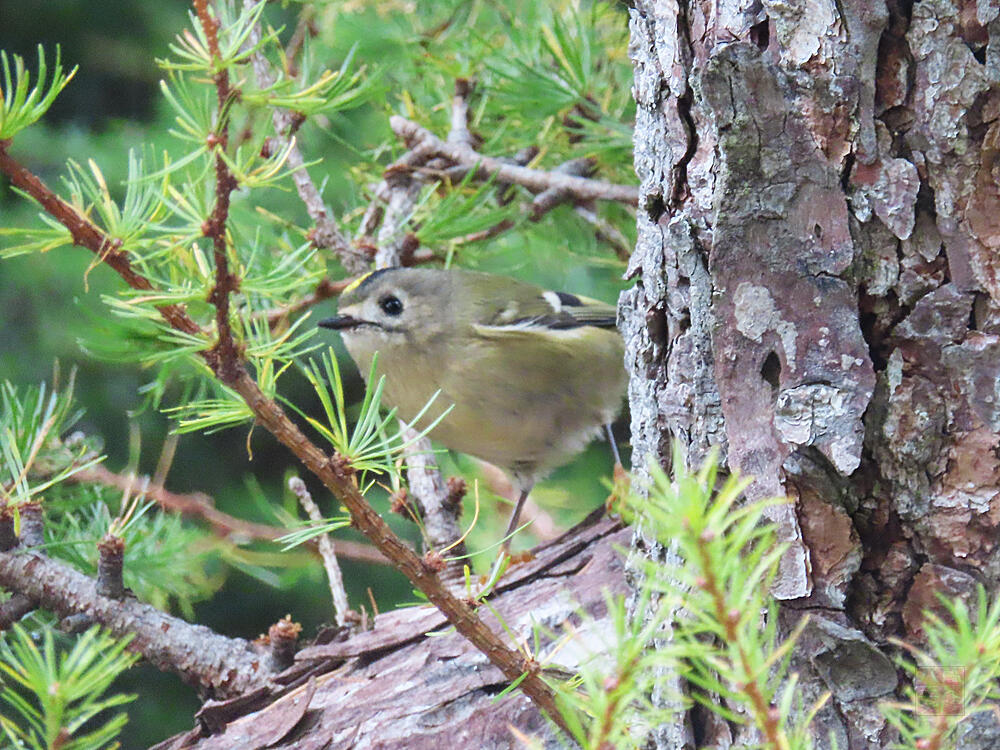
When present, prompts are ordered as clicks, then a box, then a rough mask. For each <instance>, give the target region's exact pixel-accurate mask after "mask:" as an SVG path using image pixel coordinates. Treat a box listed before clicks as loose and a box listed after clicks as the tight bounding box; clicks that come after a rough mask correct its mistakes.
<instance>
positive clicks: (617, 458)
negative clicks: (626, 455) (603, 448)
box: [604, 422, 622, 466]
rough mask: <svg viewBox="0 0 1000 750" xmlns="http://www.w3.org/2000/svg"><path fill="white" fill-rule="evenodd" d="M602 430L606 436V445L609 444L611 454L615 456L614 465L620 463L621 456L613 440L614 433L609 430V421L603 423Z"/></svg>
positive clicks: (619, 464)
mask: <svg viewBox="0 0 1000 750" xmlns="http://www.w3.org/2000/svg"><path fill="white" fill-rule="evenodd" d="M604 432H605V434H606V435H607V436H608V445H610V446H611V455H612V456H614V458H615V466H621V465H622V457H621V455H620V454H619V453H618V443H617V442H616V441H615V433H614V432H612V431H611V423H610V422H608V423H607V424H605V425H604Z"/></svg>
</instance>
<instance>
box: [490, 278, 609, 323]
mask: <svg viewBox="0 0 1000 750" xmlns="http://www.w3.org/2000/svg"><path fill="white" fill-rule="evenodd" d="M529 289H530V291H528V290H527V289H526V290H525V291H524V293H521V294H517V295H514V296H512V297H511V298H510V299H509V301H507V302H506V303H505V304H503V305H502V306H500V307H499V309H496V310H492V311H490V313H489V314H488V315H487V316H485V318H484V319H482V322H481V323H480V324H479V325H478V326H476V327H477V328H480V329H486V330H488V331H493V332H495V333H501V332H503V331H524V330H548V331H561V330H572V329H574V328H581V327H583V326H595V327H598V328H614V326H615V321H616V312H617V311H616V310H615V308H614V306H612V305H609V304H606V303H604V302H600V301H598V300H594V299H590V298H589V297H581V296H579V295H576V294H568V293H566V292H549V291H542V290H536V289H534V288H529Z"/></svg>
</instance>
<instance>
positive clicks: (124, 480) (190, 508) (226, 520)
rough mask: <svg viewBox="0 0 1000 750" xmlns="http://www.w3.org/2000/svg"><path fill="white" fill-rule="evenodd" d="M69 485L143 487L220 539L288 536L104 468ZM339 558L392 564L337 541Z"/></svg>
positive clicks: (366, 548)
mask: <svg viewBox="0 0 1000 750" xmlns="http://www.w3.org/2000/svg"><path fill="white" fill-rule="evenodd" d="M68 481H70V482H79V483H83V484H102V485H104V486H106V487H114V488H116V489H119V490H122V491H123V492H124V491H125V490H126V489H127V488H129V487H131V488H132V489H135V488H136V487H141V488H142V493H143V494H144V495H145V496H146V497H148V498H150V499H151V500H153V501H154V502H156V504H157V505H159V506H160V507H161V508H163V509H164V510H169V511H173V512H175V513H180V514H182V515H185V516H189V517H195V518H202V519H204V520H205V521H207V522H208V523H209V524H210V525H211V527H212V531H214V532H215V533H216V534H217V535H218V536H221V537H228V536H234V537H241V538H244V539H262V540H266V541H274V540H275V539H278V538H279V537H282V536H285V535H286V534H287V533H288V530H287V529H283V528H281V527H279V526H269V525H267V524H263V523H254V522H253V521H245V520H243V519H242V518H236V517H235V516H231V515H229V514H228V513H224V512H222V511H221V510H219V509H218V508H216V507H215V503H213V502H212V498H211V497H209V496H208V495H206V494H204V493H202V492H193V493H191V494H186V495H183V494H178V493H176V492H171V491H170V490H168V489H166V488H164V487H163V486H162V485H158V484H150V485H148V486H146V485H144V484H143V483H141V482H139V483H137V482H136V481H135V480H134V479H133V478H131V477H128V476H125V475H123V474H116V473H115V472H113V471H111V470H110V469H107V468H106V467H105V466H104V465H102V464H97V465H96V466H92V467H90V468H88V469H84V470H83V471H78V472H76V473H75V474H73V475H72V476H71V477H69V479H68ZM337 554H338V555H339V556H340V557H342V558H345V559H349V560H357V561H359V562H365V563H376V564H378V565H389V561H388V560H386V559H385V555H383V554H382V553H381V552H379V551H378V550H377V549H376V548H375V547H372V546H371V545H370V544H362V543H360V542H352V541H348V540H344V539H338V540H337Z"/></svg>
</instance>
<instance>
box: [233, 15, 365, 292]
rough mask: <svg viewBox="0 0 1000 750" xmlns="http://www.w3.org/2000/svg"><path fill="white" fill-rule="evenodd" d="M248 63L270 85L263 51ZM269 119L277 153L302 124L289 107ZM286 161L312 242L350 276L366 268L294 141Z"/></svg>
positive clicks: (254, 35) (255, 38)
mask: <svg viewBox="0 0 1000 750" xmlns="http://www.w3.org/2000/svg"><path fill="white" fill-rule="evenodd" d="M255 5H256V3H255V2H254V0H243V6H244V7H245V8H252V7H254V6H255ZM260 38H261V32H260V26H259V24H258V25H255V26H254V28H253V30H252V31H251V33H250V39H249V42H250V44H253V45H256V44H257V43H258V42H259V41H260ZM250 62H251V65H252V66H253V71H254V77H255V78H256V79H257V85H258V86H259V87H260V88H262V89H265V88H268V87H269V86H273V85H274V82H275V81H276V80H277V76H276V75H275V74H274V72H273V71H272V70H271V64H270V63H269V62H268V60H267V58H266V57H264V54H263V53H262V52H260V51H257V52H254V53H253V55H252V56H251V58H250ZM271 119H272V121H273V123H274V130H275V133H277V135H275V136H274V138H273V139H272V141H273V143H272V148H273V150H274V151H275V152H277V151H280V150H282V149H284V148H285V147H286V146H287V145H288V141H289V138H290V137H291V134H292V132H294V131H295V130H297V129H298V128H299V127H300V126H301V125H302V116H301V115H299V114H298V113H296V112H291V111H289V110H284V109H275V110H274V113H273V114H272V116H271ZM286 164H287V165H288V168H289V169H290V170H291V173H292V180H293V181H294V182H295V189H296V190H297V191H298V193H299V198H300V199H301V200H302V203H303V204H304V205H305V207H306V211H307V212H308V213H309V218H310V219H312V221H313V225H314V226H313V229H312V231H311V232H310V233H309V238H310V239H311V240H312V243H313V244H314V245H315V246H316V247H319V248H328V249H330V250H332V251H333V252H334V253H335V254H336V255H337V257H338V258H339V259H340V262H341V264H342V265H343V266H344V268H345V269H346V270H347V272H348V273H349V274H351V275H352V276H353V275H357V274H359V273H362V272H363V271H367V270H368V268H369V264H370V263H371V258H370V256H369V255H368V254H366V253H365V252H364V251H362V250H359V249H357V248H355V247H354V246H352V245H351V243H350V241H349V240H348V239H347V237H346V236H344V233H343V232H341V231H340V227H338V226H337V222H336V221H334V220H333V219H331V218H330V213H329V212H328V211H327V208H326V204H325V203H324V202H323V196H321V195H320V193H319V190H318V189H317V188H316V184H315V183H314V182H313V180H312V177H310V176H309V172H308V170H306V168H305V159H303V158H302V152H301V151H300V150H299V147H298V144H297V143H293V144H292V146H291V148H290V149H289V151H288V159H287V161H286Z"/></svg>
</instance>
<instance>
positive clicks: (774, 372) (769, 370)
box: [760, 351, 781, 396]
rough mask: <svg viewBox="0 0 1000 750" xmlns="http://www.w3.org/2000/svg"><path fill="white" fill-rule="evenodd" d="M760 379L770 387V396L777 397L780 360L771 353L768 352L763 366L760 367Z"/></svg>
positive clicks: (779, 379)
mask: <svg viewBox="0 0 1000 750" xmlns="http://www.w3.org/2000/svg"><path fill="white" fill-rule="evenodd" d="M760 377H761V378H762V379H763V380H764V382H765V383H767V384H768V385H769V386H771V395H772V396H777V395H778V384H779V383H780V381H781V360H780V359H779V358H778V355H777V354H775V353H774V352H773V351H771V352H768V355H767V356H766V357H765V358H764V364H762V365H761V366H760Z"/></svg>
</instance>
